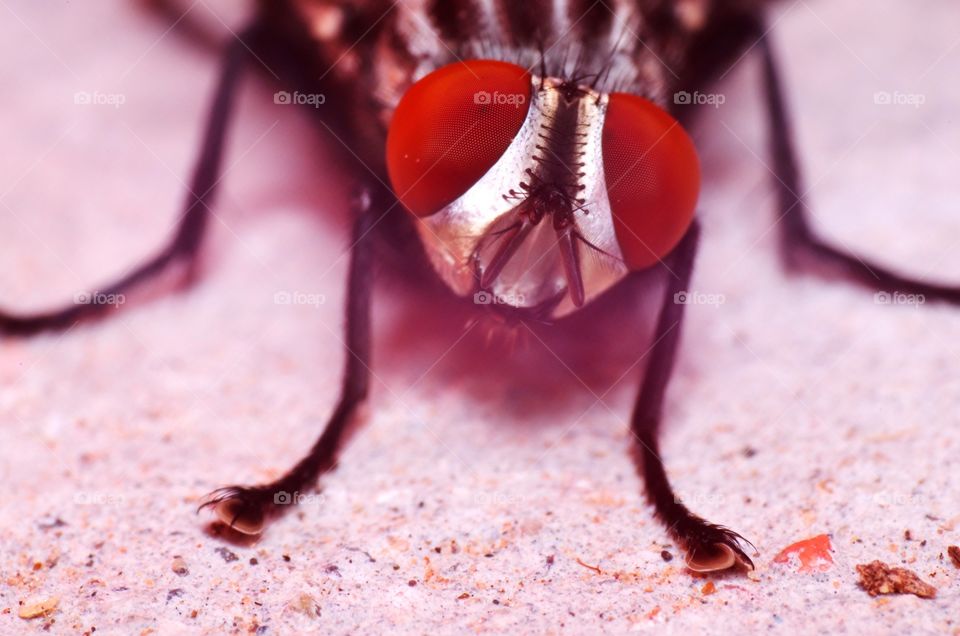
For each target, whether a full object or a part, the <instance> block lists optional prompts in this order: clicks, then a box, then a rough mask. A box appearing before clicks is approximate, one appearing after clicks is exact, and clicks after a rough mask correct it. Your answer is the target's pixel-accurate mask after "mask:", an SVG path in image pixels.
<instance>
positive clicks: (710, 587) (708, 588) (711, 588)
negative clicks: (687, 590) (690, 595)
mask: <svg viewBox="0 0 960 636" xmlns="http://www.w3.org/2000/svg"><path fill="white" fill-rule="evenodd" d="M716 591H717V586H716V585H714V584H713V581H708V582H707V584H706V585H704V586H703V587H702V588H700V593H701V594H703V595H704V596H708V595H710V594H713V593H714V592H716Z"/></svg>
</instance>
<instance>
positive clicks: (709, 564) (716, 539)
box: [682, 525, 756, 572]
mask: <svg viewBox="0 0 960 636" xmlns="http://www.w3.org/2000/svg"><path fill="white" fill-rule="evenodd" d="M682 543H683V545H684V547H685V548H686V553H687V556H686V564H687V567H688V568H690V569H691V570H693V571H694V572H717V571H720V570H726V569H729V568H732V567H737V566H739V567H742V568H744V569H747V570H752V569H754V565H753V561H752V560H751V559H750V557H748V556H747V553H746V552H744V551H743V549H742V548H741V547H740V546H741V544H743V545H749V546H750V547H753V544H752V543H750V542H749V541H747V540H746V539H744V538H743V537H741V536H740V535H739V534H737V533H736V532H733V531H732V530H728V529H727V528H723V527H721V526H714V525H707V526H706V527H705V528H702V529H700V531H699V532H697V533H694V534H693V536H691V537H688V538H687V540H686V541H682ZM754 549H756V548H754Z"/></svg>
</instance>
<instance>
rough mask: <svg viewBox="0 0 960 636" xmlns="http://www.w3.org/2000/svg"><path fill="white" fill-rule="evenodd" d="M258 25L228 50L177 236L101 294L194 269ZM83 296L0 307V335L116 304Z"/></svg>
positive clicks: (64, 325)
mask: <svg viewBox="0 0 960 636" xmlns="http://www.w3.org/2000/svg"><path fill="white" fill-rule="evenodd" d="M255 29H257V26H256V25H255V26H254V27H253V28H251V29H249V30H247V31H245V32H244V33H243V34H241V35H240V37H239V38H238V39H236V40H234V41H233V42H232V43H231V44H230V45H229V47H228V49H227V51H226V52H225V56H224V60H223V68H222V71H221V74H220V79H219V83H218V86H217V89H216V93H215V96H214V100H213V105H212V107H211V109H210V113H209V115H208V119H207V125H206V131H205V134H204V138H203V146H202V148H201V151H200V156H199V157H198V159H197V164H196V167H195V168H194V172H193V176H192V179H191V183H190V189H189V191H188V193H187V200H186V203H185V205H184V211H183V215H182V217H181V218H180V221H179V225H178V226H177V229H176V231H175V233H174V235H173V237H172V238H171V239H170V241H169V242H168V244H167V245H166V246H165V247H163V248H162V249H161V250H160V251H159V252H158V253H157V254H155V255H154V256H153V257H151V258H149V259H147V260H146V261H145V262H143V263H141V264H140V265H138V266H137V267H135V268H134V269H133V271H131V272H130V273H128V274H126V275H124V276H123V277H121V278H120V279H118V280H115V281H113V282H111V283H109V284H107V285H104V286H102V287H100V288H99V291H98V293H97V297H110V296H113V297H116V296H117V295H125V294H128V293H130V292H132V291H133V290H135V289H137V288H140V287H141V286H142V285H143V284H144V283H147V282H148V281H150V280H153V279H155V278H156V277H157V276H159V275H160V274H161V273H163V272H164V271H167V270H168V269H169V268H171V267H172V266H174V265H177V264H181V265H185V266H186V271H187V272H188V273H190V272H191V269H192V266H193V265H194V263H195V262H196V259H197V256H198V254H199V251H200V244H201V239H202V238H203V235H204V232H205V230H206V226H207V221H208V219H209V216H210V206H211V205H212V204H213V199H214V195H215V194H216V190H217V186H218V185H219V180H220V165H221V161H222V158H223V146H224V141H225V138H226V134H227V127H228V123H229V119H230V114H231V111H232V109H233V103H234V101H235V99H234V98H235V95H236V89H237V86H238V85H239V80H240V77H241V75H242V70H243V66H244V63H245V61H246V58H247V56H249V55H250V53H249V51H248V49H247V48H246V46H247V45H245V44H244V43H243V42H242V41H241V39H242V38H247V37H251V36H253V35H254V30H255ZM85 300H86V302H76V303H74V304H71V305H68V306H65V307H61V308H59V309H54V310H52V311H45V312H40V313H35V314H15V313H8V312H6V311H3V310H0V335H11V336H30V335H33V334H37V333H40V332H43V331H58V330H64V329H68V328H69V327H71V326H73V325H74V324H75V323H77V322H79V321H82V320H91V319H97V318H103V317H104V316H105V315H106V314H107V313H108V312H109V311H110V310H111V308H112V307H113V305H109V304H104V303H99V302H97V299H96V298H87V299H85Z"/></svg>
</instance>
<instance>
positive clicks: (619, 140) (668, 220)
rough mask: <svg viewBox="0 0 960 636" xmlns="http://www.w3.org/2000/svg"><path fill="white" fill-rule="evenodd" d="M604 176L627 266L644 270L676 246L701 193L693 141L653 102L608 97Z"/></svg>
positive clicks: (624, 95) (621, 95)
mask: <svg viewBox="0 0 960 636" xmlns="http://www.w3.org/2000/svg"><path fill="white" fill-rule="evenodd" d="M603 174H604V178H605V179H606V182H607V194H608V196H609V198H610V209H611V211H612V212H613V227H614V229H615V230H616V233H617V241H618V242H619V243H620V249H621V251H622V252H623V256H624V259H625V260H626V261H627V265H628V266H629V267H631V268H632V269H643V268H645V267H649V266H651V265H653V264H654V263H656V262H657V261H658V260H659V259H661V258H663V257H664V256H666V255H667V254H669V253H670V251H671V250H672V249H673V248H674V247H675V246H676V245H677V243H679V242H680V239H681V238H683V235H684V233H686V231H687V228H688V227H690V223H691V221H692V220H693V213H694V210H695V208H696V205H697V196H698V195H699V194H700V163H699V161H698V160H697V151H696V149H695V148H694V146H693V141H691V140H690V137H689V136H688V135H687V133H686V132H685V131H684V130H683V128H681V127H680V124H679V123H677V120H675V119H674V118H673V117H671V116H670V115H668V114H667V113H666V112H665V111H664V110H663V109H661V108H659V107H658V106H657V105H655V104H654V103H653V102H650V101H648V100H646V99H643V98H642V97H637V96H635V95H630V94H627V93H612V94H611V95H610V102H609V104H608V106H607V116H606V120H605V121H604V124H603Z"/></svg>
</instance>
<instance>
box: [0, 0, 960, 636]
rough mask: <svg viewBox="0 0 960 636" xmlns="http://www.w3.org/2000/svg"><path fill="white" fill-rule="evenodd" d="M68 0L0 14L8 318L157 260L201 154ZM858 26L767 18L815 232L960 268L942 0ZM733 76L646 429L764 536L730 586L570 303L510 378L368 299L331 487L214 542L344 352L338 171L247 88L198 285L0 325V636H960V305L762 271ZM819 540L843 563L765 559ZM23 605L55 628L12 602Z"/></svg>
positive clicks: (430, 314)
mask: <svg viewBox="0 0 960 636" xmlns="http://www.w3.org/2000/svg"><path fill="white" fill-rule="evenodd" d="M82 4H83V6H81V3H70V4H64V5H63V6H59V3H58V7H57V10H56V11H54V10H53V8H52V7H51V8H47V9H43V8H41V7H40V6H39V4H38V3H34V2H30V1H28V0H2V2H0V15H3V18H2V19H0V41H3V42H4V50H5V55H4V62H3V63H2V65H0V82H2V85H3V86H4V99H3V104H2V106H0V108H2V112H3V114H4V116H3V117H2V118H0V139H2V152H0V237H2V249H0V299H2V304H3V305H4V306H9V307H18V308H23V309H27V308H40V307H44V306H51V305H53V304H55V303H57V302H58V301H61V300H63V299H69V298H71V297H72V295H73V293H74V292H75V291H77V290H78V289H96V285H97V284H98V282H101V281H104V280H106V279H108V278H109V277H110V276H111V275H112V274H113V273H115V272H117V271H118V270H122V269H123V268H125V267H129V266H130V265H132V264H133V263H135V262H136V261H137V260H138V258H139V257H140V256H141V255H143V254H145V253H146V252H148V251H149V250H151V249H153V248H155V247H156V246H158V245H159V244H160V242H161V240H162V237H163V236H165V235H166V233H168V232H169V230H170V228H171V225H172V223H173V220H174V219H175V217H176V214H177V208H178V206H179V203H180V201H181V198H182V196H183V185H182V182H183V181H185V180H186V179H187V176H188V173H189V168H190V165H191V163H192V155H193V151H194V148H195V145H196V143H197V140H198V136H199V132H200V117H201V115H202V112H203V110H204V107H205V103H206V101H207V98H208V96H209V93H210V88H211V86H210V83H211V80H212V79H213V77H214V74H215V64H214V60H213V59H212V58H211V57H210V56H209V55H208V54H206V53H204V52H203V51H200V50H198V49H195V48H193V47H191V46H189V45H187V44H186V43H185V42H183V41H182V40H179V39H177V38H176V37H173V36H167V37H162V36H163V33H164V29H165V27H164V25H163V24H160V23H158V22H156V21H155V20H152V19H150V18H148V17H146V16H144V15H142V14H141V13H139V12H138V11H137V10H135V8H134V7H132V6H130V5H129V4H128V3H122V2H119V1H106V0H104V1H103V2H97V3H82ZM914 5H917V6H916V8H913V6H914ZM862 7H863V5H862V3H861V2H857V1H855V0H843V1H839V0H838V1H835V2H813V1H812V0H810V2H798V3H796V4H793V5H791V4H790V3H789V2H788V3H787V5H786V7H785V8H786V9H787V10H786V11H784V12H783V14H782V16H781V18H780V19H779V20H778V21H777V23H776V25H775V27H774V29H773V33H774V35H775V37H776V39H777V42H778V48H779V49H780V50H781V51H782V52H784V53H785V54H786V58H787V59H786V60H785V61H786V64H785V66H786V72H787V83H788V90H789V93H790V96H791V102H792V103H793V105H794V107H795V110H796V116H797V124H798V129H799V130H798V133H799V141H800V145H801V148H802V153H803V161H804V166H805V168H806V171H807V175H808V184H809V185H810V186H811V190H810V198H811V201H812V204H813V205H814V207H815V209H816V211H817V221H818V225H819V226H820V227H822V228H823V229H824V231H825V232H827V233H828V234H829V235H830V236H831V237H834V238H835V240H837V241H838V242H842V243H843V244H845V245H849V246H852V247H856V248H858V249H860V250H862V251H863V252H864V253H869V254H871V255H874V256H876V257H877V258H883V259H886V260H888V261H889V262H890V263H893V264H896V265H898V266H902V267H903V268H904V269H907V270H909V271H911V272H914V273H916V274H917V275H923V276H929V277H936V278H942V279H943V280H954V281H960V250H958V249H957V247H958V243H960V221H958V217H957V214H956V206H957V201H958V200H960V180H958V179H957V176H956V175H957V174H958V173H960V119H958V117H957V115H956V113H957V104H960V84H958V83H957V82H956V77H957V72H958V70H960V41H958V38H960V35H958V33H957V31H956V25H957V24H960V6H957V4H956V3H955V2H952V1H951V0H940V1H925V2H919V3H898V2H893V1H884V2H879V3H874V5H871V9H870V13H869V15H864V14H863V9H862ZM195 10H196V11H198V12H202V13H203V12H206V11H207V9H206V6H205V5H202V3H201V4H200V5H198V6H197V8H196V9H195ZM221 15H223V16H224V19H225V20H226V21H228V22H231V23H236V16H235V15H229V14H228V12H224V13H222V14H221ZM209 19H210V20H213V18H209ZM214 24H218V23H216V22H214ZM755 80H756V66H755V64H754V61H753V60H746V61H744V62H743V63H742V64H739V65H738V66H737V67H736V68H735V69H734V70H733V71H732V72H731V73H730V75H729V76H728V78H727V82H726V83H725V84H724V86H723V87H722V91H723V94H724V96H725V97H726V101H725V103H724V105H723V106H722V107H720V108H718V109H716V110H712V111H710V112H709V113H707V115H706V117H705V118H704V120H703V122H702V125H701V126H700V128H699V130H697V131H696V133H695V136H696V138H697V143H698V145H699V146H700V148H701V152H702V157H703V160H704V164H705V170H706V175H707V186H706V190H705V193H704V196H703V199H702V206H701V207H702V210H703V217H704V223H705V228H706V233H705V246H704V252H703V256H702V259H701V262H700V269H699V272H698V274H697V276H696V285H695V287H696V290H697V291H701V292H704V293H711V294H721V295H722V296H723V300H724V302H723V303H722V304H720V305H718V306H712V305H698V306H693V307H692V308H691V311H690V313H689V317H690V318H689V323H688V325H687V329H686V332H685V337H684V342H683V354H682V359H681V361H680V364H679V370H678V374H677V377H676V379H675V381H674V382H673V384H672V386H671V389H670V394H669V400H668V415H669V423H668V425H667V429H666V434H665V440H664V456H665V459H666V461H667V464H668V467H669V469H670V473H671V475H672V477H673V478H674V480H675V481H676V485H677V487H678V488H679V490H680V492H681V493H683V495H684V496H685V498H686V499H687V500H688V501H689V502H691V504H692V505H693V507H695V509H696V510H698V511H699V512H701V513H702V514H704V515H705V516H707V517H708V518H710V519H712V520H714V521H717V522H720V523H724V524H727V525H730V526H732V527H734V528H735V529H736V530H738V531H739V532H741V533H742V534H743V535H744V536H746V537H748V538H750V539H751V540H752V541H753V542H754V543H755V544H756V546H757V548H758V550H759V555H758V556H757V557H756V559H755V561H756V563H757V566H758V567H757V571H756V574H755V576H753V577H752V578H748V577H745V576H743V575H737V574H725V575H717V576H709V577H695V576H692V575H691V574H690V573H688V572H686V571H685V570H684V569H683V567H682V564H681V561H680V559H679V553H678V551H677V549H676V548H675V546H673V545H671V544H670V542H669V541H667V540H666V538H665V534H664V531H663V529H662V528H661V527H660V526H659V525H658V524H657V523H656V522H655V521H654V520H653V519H652V517H651V514H650V511H649V509H648V508H647V507H646V505H645V504H644V502H643V500H642V499H641V496H640V484H639V482H638V479H637V477H636V475H635V473H634V469H633V466H632V464H631V463H630V461H629V457H628V454H627V447H628V440H629V437H628V433H627V420H626V416H627V414H628V412H629V407H630V403H631V400H632V391H633V388H632V387H633V386H634V385H635V382H636V376H637V367H636V365H637V364H638V362H639V357H638V355H637V354H636V353H635V352H642V351H643V350H644V349H645V347H644V346H643V343H642V338H640V337H639V336H638V337H633V336H634V335H635V334H633V331H634V330H633V329H625V328H624V327H623V326H622V325H623V323H619V324H612V323H611V322H610V321H600V320H598V321H597V322H592V319H591V321H586V322H585V323H580V328H579V329H577V330H575V333H574V337H573V338H572V341H571V338H570V337H569V336H570V334H567V335H566V336H565V337H560V336H557V337H555V338H552V339H548V337H547V336H543V338H544V340H543V341H541V340H540V339H538V338H528V339H527V340H528V342H527V344H526V345H524V346H522V347H520V348H518V349H517V350H515V353H514V354H513V356H512V358H510V357H508V356H507V355H505V354H503V353H502V350H500V349H496V348H494V349H492V350H483V349H482V342H483V338H482V337H481V334H479V333H470V334H468V335H467V337H465V338H461V336H462V334H463V329H462V324H463V320H462V318H463V317H462V316H460V315H457V314H456V311H455V310H453V309H451V308H450V305H449V303H447V302H446V301H443V300H442V299H436V298H433V297H431V296H429V295H427V294H417V293H410V292H408V291H407V288H405V287H402V286H398V285H393V284H388V283H386V282H384V283H382V284H381V285H380V290H379V293H378V301H379V302H378V305H377V323H378V328H377V333H378V336H377V344H378V349H377V360H376V372H377V377H376V380H375V383H374V391H373V399H372V403H371V408H370V415H369V420H368V423H367V426H366V428H364V429H363V430H362V431H361V432H360V433H359V434H358V435H356V436H355V437H354V439H353V441H352V443H351V444H350V446H349V448H348V450H347V451H346V453H345V454H344V456H343V463H342V465H341V467H340V468H339V469H338V470H337V471H336V472H335V473H334V474H331V475H329V476H328V477H327V478H326V479H325V480H324V485H325V490H324V492H323V495H322V497H321V496H317V497H314V498H312V499H310V500H308V501H306V502H305V504H304V505H303V506H302V507H301V509H300V510H299V512H298V513H297V514H293V515H289V516H288V517H286V518H285V519H283V520H281V521H280V522H279V523H277V524H276V525H274V526H273V527H272V528H270V530H269V532H268V533H267V534H266V535H264V537H263V538H262V539H261V540H260V541H259V542H258V543H256V544H255V545H251V546H240V545H234V544H230V543H224V542H223V541H221V540H220V539H218V538H216V537H214V536H211V534H210V533H209V531H208V522H209V519H208V517H206V516H196V515H194V509H195V507H196V505H197V503H198V501H199V499H200V498H201V497H202V496H203V495H204V493H206V492H207V491H209V490H211V489H212V488H215V487H217V486H220V485H223V484H224V483H229V482H237V481H239V482H248V481H260V480H264V479H269V478H272V477H275V476H276V475H278V474H279V473H280V472H281V471H283V470H284V469H285V468H286V467H287V465H288V464H289V462H290V461H291V458H293V457H294V456H297V455H299V453H301V452H302V450H303V449H304V448H305V447H306V446H307V445H308V444H310V443H311V441H312V439H313V438H314V436H315V434H316V433H317V431H318V426H319V423H320V422H322V420H323V419H324V418H325V417H326V415H327V413H328V411H329V410H330V408H331V406H332V403H333V400H334V398H335V393H336V389H337V378H338V374H339V369H340V365H341V362H342V354H341V352H340V336H339V329H340V322H341V318H340V316H341V301H342V288H343V283H342V280H343V274H344V268H345V260H344V259H343V252H342V247H343V245H344V241H345V238H346V234H347V223H346V220H345V216H344V213H343V210H342V203H343V201H344V198H345V195H344V193H343V191H342V187H341V186H340V185H339V184H341V183H343V182H344V181H345V179H344V178H343V175H339V174H338V173H337V172H336V170H335V168H334V167H333V166H331V160H330V158H329V156H326V155H325V154H324V151H323V149H324V147H325V146H326V145H327V144H328V143H329V140H328V139H326V138H324V137H322V136H321V135H319V134H317V133H316V132H315V131H314V130H313V129H312V128H311V127H310V125H309V124H308V122H307V121H306V120H305V119H304V118H303V117H302V116H301V115H300V114H298V113H297V112H296V111H294V110H292V109H286V110H285V109H283V108H278V107H276V106H274V105H273V104H272V101H271V99H270V95H269V90H268V89H267V88H266V87H265V86H264V85H262V84H257V83H252V84H250V85H249V86H248V89H247V90H246V91H245V94H244V97H243V101H242V107H241V109H240V114H239V118H238V126H237V128H236V134H235V136H234V137H233V139H232V142H231V149H230V158H229V159H228V165H229V167H230V169H229V172H228V174H227V176H226V179H225V189H224V191H223V196H222V197H221V200H220V205H219V207H218V211H217V222H216V223H214V224H213V231H212V235H211V240H210V241H209V244H208V249H207V251H206V257H205V260H204V264H205V266H204V271H203V277H202V280H201V282H200V284H199V285H198V286H196V287H195V288H193V289H192V290H191V291H189V292H187V293H182V294H159V295H157V298H155V299H153V300H151V301H150V302H140V303H139V304H137V305H136V306H131V307H129V308H127V309H128V310H127V311H123V312H120V313H118V315H117V317H116V319H115V320H112V321H108V322H105V323H102V324H98V325H94V326H83V327H78V328H76V329H73V330H71V331H70V332H68V333H66V334H63V335H48V336H43V337H39V338H35V339H33V340H30V341H11V340H5V341H3V342H2V343H0V483H2V484H4V486H5V488H4V489H3V494H2V495H0V497H2V498H0V632H2V633H33V632H40V631H43V630H45V629H48V630H49V631H50V632H52V633H82V632H91V631H92V630H93V628H94V627H96V633H97V634H115V633H116V634H131V633H143V634H149V633H163V634H166V633H224V632H237V633H245V632H256V631H258V630H260V631H261V632H265V633H267V634H271V633H289V632H292V631H298V632H305V631H318V632H323V633H346V632H354V633H358V632H359V633H371V632H384V631H387V630H390V631H395V632H410V633H426V632H430V633H435V634H446V633H460V632H464V631H491V632H495V631H508V630H509V631H511V632H514V633H516V632H529V633H544V632H546V633H559V632H568V633H588V632H590V633H594V632H597V631H601V630H602V631H609V632H626V631H640V632H656V633H690V632H691V630H697V631H699V630H702V629H705V628H707V627H710V628H712V629H715V630H718V631H724V632H733V631H737V632H743V631H750V632H756V631H761V630H769V631H772V632H780V633H789V634H796V633H823V632H825V631H830V632H832V633H843V632H848V633H895V632H897V633H903V632H910V633H958V630H960V624H958V619H957V617H958V616H960V600H958V593H960V570H958V569H957V568H955V567H954V566H953V565H952V564H951V563H950V560H949V558H947V556H946V548H947V546H948V545H951V544H957V543H960V532H958V529H957V524H958V522H960V494H958V479H960V478H958V457H960V442H958V440H960V428H958V427H960V421H958V411H957V404H958V401H960V375H958V374H957V373H956V369H957V367H958V364H960V359H958V356H960V344H958V343H960V319H958V314H957V311H956V310H955V309H951V308H948V307H942V306H933V305H927V306H921V307H915V306H909V305H899V306H885V305H883V304H879V303H877V302H876V301H875V298H874V296H873V294H872V293H870V292H867V291H863V290H861V289H857V288H855V287H851V286H848V285H846V284H843V283H836V282H824V281H821V280H818V279H816V278H788V277H785V276H784V274H783V273H782V272H781V270H780V269H779V267H778V265H777V260H776V254H775V242H774V236H775V233H774V231H773V229H772V218H773V214H772V209H771V206H772V203H773V199H772V196H771V195H772V192H771V189H770V187H769V184H768V174H767V170H766V168H765V166H764V164H763V154H764V153H763V145H762V144H763V137H762V129H761V128H760V126H759V121H760V110H759V104H758V99H757V90H756V83H755ZM78 91H87V92H91V93H94V92H99V93H100V94H102V95H107V96H109V95H122V96H123V98H124V103H123V104H122V105H120V106H119V107H114V106H112V105H108V104H100V105H96V104H90V105H84V104H75V103H74V95H75V93H77V92H78ZM877 91H887V92H890V93H891V94H894V93H897V92H899V93H901V94H903V95H922V96H923V99H924V103H923V104H922V105H920V106H919V107H914V106H911V105H896V104H892V105H884V104H876V103H875V101H874V94H875V93H876V92H877ZM114 101H116V100H114ZM914 101H916V100H914ZM277 292H301V293H303V294H315V295H316V296H315V298H316V300H317V301H318V302H317V303H316V305H315V306H311V305H299V306H287V305H278V304H275V303H274V296H275V294H276V293H277ZM321 300H322V301H323V302H320V301H321ZM447 314H452V315H451V316H448V315H447ZM627 324H633V323H627ZM610 334H613V335H614V337H615V339H616V340H617V341H618V342H617V343H615V345H614V346H609V345H608V344H605V342H606V341H608V340H609V339H610V337H611V336H610ZM624 341H629V346H625V344H624ZM564 342H566V344H564ZM584 349H585V350H586V353H584ZM639 363H642V362H639ZM621 378H622V379H621ZM907 531H909V535H906V536H905V532H907ZM821 534H827V535H829V539H830V545H831V547H832V552H831V553H830V554H831V555H832V557H831V558H832V563H826V562H823V561H817V562H814V563H813V564H812V565H813V567H810V568H807V569H803V568H802V567H801V564H800V562H799V560H798V559H797V558H796V557H791V558H789V559H787V560H786V562H783V563H778V562H776V561H775V560H774V559H775V557H776V556H777V554H778V553H779V552H780V551H781V550H782V549H784V548H785V547H786V546H788V545H790V544H792V543H794V542H797V541H800V540H803V539H808V538H810V537H814V536H817V535H821ZM907 537H909V538H907ZM664 550H666V551H667V552H669V553H670V554H671V555H673V557H674V558H673V560H672V561H670V562H666V561H665V560H664V558H663V557H662V556H661V552H662V551H664ZM875 559H879V560H881V561H885V562H887V563H890V564H893V565H902V566H904V567H908V568H910V569H912V570H914V571H915V572H916V573H917V574H918V575H920V576H921V578H922V579H924V580H925V581H927V582H928V583H931V584H932V585H934V586H935V587H936V588H937V590H938V593H937V597H936V599H933V600H922V599H919V598H916V597H914V596H888V597H880V598H872V597H870V596H868V595H867V594H866V593H865V592H864V591H863V590H861V589H860V588H859V587H858V586H857V575H856V572H855V566H856V564H860V563H866V562H869V561H873V560H875ZM53 600H55V601H56V606H55V607H52V603H53ZM35 602H49V603H50V604H51V607H50V611H49V612H48V613H47V614H46V615H44V616H40V617H38V618H34V619H25V618H20V617H19V614H20V613H21V612H23V611H24V608H25V607H26V606H28V605H29V604H31V603H35ZM25 604H26V605H25Z"/></svg>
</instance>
